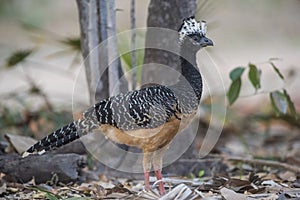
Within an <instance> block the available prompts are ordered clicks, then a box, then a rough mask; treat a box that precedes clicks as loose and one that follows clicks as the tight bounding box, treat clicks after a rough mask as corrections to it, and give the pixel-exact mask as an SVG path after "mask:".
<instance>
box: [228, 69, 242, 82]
mask: <svg viewBox="0 0 300 200" xmlns="http://www.w3.org/2000/svg"><path fill="white" fill-rule="evenodd" d="M244 71H245V67H236V68H234V69H233V70H232V71H231V72H230V74H229V77H230V79H231V80H232V81H235V80H237V79H239V78H240V77H241V76H242V74H243V72H244Z"/></svg>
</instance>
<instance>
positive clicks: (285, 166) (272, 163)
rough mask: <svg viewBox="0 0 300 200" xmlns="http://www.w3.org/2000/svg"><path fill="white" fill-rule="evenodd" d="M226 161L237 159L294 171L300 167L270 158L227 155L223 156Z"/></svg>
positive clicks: (297, 171) (299, 171)
mask: <svg viewBox="0 0 300 200" xmlns="http://www.w3.org/2000/svg"><path fill="white" fill-rule="evenodd" d="M225 159H226V160H228V161H238V162H244V163H249V164H255V165H267V166H270V167H278V168H282V169H286V170H289V171H291V172H294V173H300V168H299V167H297V166H292V165H289V164H286V163H281V162H278V161H271V160H261V159H251V158H241V157H228V158H225Z"/></svg>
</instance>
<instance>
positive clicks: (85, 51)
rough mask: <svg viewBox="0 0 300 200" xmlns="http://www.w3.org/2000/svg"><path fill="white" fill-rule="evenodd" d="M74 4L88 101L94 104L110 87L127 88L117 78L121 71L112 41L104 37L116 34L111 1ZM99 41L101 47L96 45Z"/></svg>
mask: <svg viewBox="0 0 300 200" xmlns="http://www.w3.org/2000/svg"><path fill="white" fill-rule="evenodd" d="M77 5H78V11H79V21H80V30H81V50H82V56H83V58H84V60H85V62H84V64H85V72H86V79H87V83H88V90H89V96H90V104H94V103H95V101H96V102H97V101H100V100H103V99H106V98H107V97H109V96H111V95H113V93H112V91H113V90H114V91H115V93H114V94H117V93H119V92H120V90H121V89H122V90H126V88H127V82H126V80H124V78H123V79H122V80H121V81H120V78H121V77H122V76H123V71H122V68H121V62H120V59H119V57H118V48H117V43H116V40H115V39H112V40H107V39H108V38H109V37H110V36H116V16H115V15H116V13H115V7H114V0H109V1H107V0H77ZM101 42H104V45H103V46H102V47H103V48H102V49H98V48H96V47H98V45H99V44H100V43H101ZM108 43H109V44H108ZM108 47H109V48H108ZM112 59H113V60H112ZM108 67H109V68H108ZM120 88H121V89H120Z"/></svg>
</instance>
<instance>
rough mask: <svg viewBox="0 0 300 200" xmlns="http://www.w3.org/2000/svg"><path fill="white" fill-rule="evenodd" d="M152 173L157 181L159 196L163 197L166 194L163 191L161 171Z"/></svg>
mask: <svg viewBox="0 0 300 200" xmlns="http://www.w3.org/2000/svg"><path fill="white" fill-rule="evenodd" d="M154 173H155V176H156V179H157V180H159V183H158V189H159V194H160V195H161V196H163V195H165V194H166V191H165V187H164V183H163V181H162V174H161V170H155V171H154Z"/></svg>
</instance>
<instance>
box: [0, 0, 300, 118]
mask: <svg viewBox="0 0 300 200" xmlns="http://www.w3.org/2000/svg"><path fill="white" fill-rule="evenodd" d="M149 2H150V1H149V0H144V1H136V26H137V28H142V27H145V26H146V22H147V10H148V5H149ZM116 7H117V15H116V16H117V31H118V32H122V31H124V30H129V29H130V1H129V0H116ZM299 10H300V1H298V0H290V1H282V0H265V1H254V0H250V1H249V0H247V1H246V0H242V1H241V0H224V1H218V2H216V1H208V4H206V6H205V7H202V8H200V9H198V10H197V13H196V16H197V18H199V19H205V20H206V21H207V22H208V26H209V30H208V36H209V37H210V38H212V39H213V41H214V43H215V46H214V47H213V48H211V49H209V51H208V54H209V57H210V59H211V60H212V62H213V64H214V67H216V68H217V70H219V72H220V74H221V75H222V79H223V80H224V84H225V88H228V87H229V84H230V79H229V72H230V71H231V70H232V69H233V68H235V67H237V66H247V65H248V63H250V62H251V63H253V64H256V65H257V66H258V67H259V68H260V69H262V74H263V75H262V77H261V82H262V83H261V85H262V88H261V92H262V94H260V95H253V94H254V93H255V91H254V89H253V87H252V86H251V83H250V82H249V81H247V80H246V81H243V84H242V89H241V96H242V98H240V99H239V100H238V101H237V103H236V104H235V105H234V107H238V108H239V109H238V110H239V112H241V113H249V112H253V111H255V110H261V109H266V105H269V103H268V101H265V100H266V99H268V98H269V97H268V94H264V93H265V92H268V91H272V90H276V89H281V88H286V89H287V90H288V91H289V94H290V95H291V98H292V100H293V101H294V103H295V106H296V109H299V108H300V94H299V93H298V91H297V90H298V85H299V84H300V76H299V75H298V73H299V67H300V66H299V63H300V57H299V53H300V52H299V50H300V49H299V47H300V37H299V33H300V26H299V22H298V21H299V17H300V12H299ZM0 33H1V37H0V63H1V68H0V70H1V73H0V97H1V100H0V104H1V105H2V109H1V112H2V114H1V115H2V119H3V115H5V114H4V112H6V110H5V109H6V108H12V110H14V109H16V110H18V109H24V107H26V109H28V110H38V109H40V106H43V104H44V102H45V101H48V104H49V105H51V106H52V107H53V108H54V109H55V110H59V111H60V110H67V111H70V110H71V109H72V101H75V102H77V103H80V104H85V105H87V104H88V99H87V96H86V98H85V96H84V95H81V96H80V97H79V98H74V99H72V95H73V89H74V84H75V81H76V79H77V73H78V71H79V70H80V68H81V67H82V63H81V62H82V59H81V57H80V56H81V54H80V52H79V49H78V46H76V44H78V43H76V41H77V40H78V39H79V35H80V31H79V21H78V9H77V6H76V2H75V1H59V0H52V1H39V0H27V1H18V0H2V1H1V2H0ZM72 39H73V40H72ZM76 39H77V40H76ZM77 42H78V41H77ZM29 49H33V53H31V56H30V57H29V58H28V59H27V60H25V61H24V62H21V63H18V64H17V65H14V66H7V62H8V58H9V57H10V56H11V55H12V54H13V53H14V52H17V51H23V53H24V51H25V53H26V50H29ZM271 58H276V59H277V60H275V61H274V63H275V64H276V66H277V67H278V68H279V69H280V71H281V72H282V73H283V74H284V75H285V77H286V79H285V81H283V80H281V79H280V78H279V77H278V76H277V74H276V73H274V71H273V69H272V68H271V67H270V64H269V63H267V61H268V60H269V59H271ZM206 70H209V69H206ZM204 75H205V74H204ZM79 76H83V77H84V74H82V73H81V74H79ZM244 78H245V79H247V76H246V75H245V77H244ZM80 80H81V79H80ZM83 80H84V79H83ZM220 81H221V80H220ZM82 84H83V85H84V84H85V83H82ZM210 84H211V85H210V88H212V89H213V91H210V92H211V93H213V94H218V93H224V91H222V90H221V89H220V88H216V87H214V85H213V83H210ZM28 90H29V91H30V92H31V93H38V92H40V91H39V90H42V95H40V96H39V97H38V98H36V97H34V95H33V96H31V95H29V96H28V95H27V93H24V91H28ZM225 92H226V91H225ZM41 96H42V98H41ZM3 107H4V108H5V109H4V108H3ZM268 107H269V106H268ZM67 120H69V119H67Z"/></svg>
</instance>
